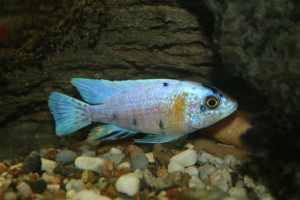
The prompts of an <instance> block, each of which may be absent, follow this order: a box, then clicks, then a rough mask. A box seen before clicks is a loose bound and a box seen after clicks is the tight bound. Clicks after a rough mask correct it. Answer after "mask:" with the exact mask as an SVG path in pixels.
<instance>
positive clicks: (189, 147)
mask: <svg viewBox="0 0 300 200" xmlns="http://www.w3.org/2000/svg"><path fill="white" fill-rule="evenodd" d="M184 147H186V148H188V149H194V145H192V144H191V143H187V144H186V145H184Z"/></svg>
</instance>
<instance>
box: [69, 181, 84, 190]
mask: <svg viewBox="0 0 300 200" xmlns="http://www.w3.org/2000/svg"><path fill="white" fill-rule="evenodd" d="M84 187H85V185H84V182H83V180H82V179H78V180H76V179H71V180H70V181H69V182H68V183H67V184H66V190H67V191H69V190H75V191H76V192H80V191H82V190H83V189H84Z"/></svg>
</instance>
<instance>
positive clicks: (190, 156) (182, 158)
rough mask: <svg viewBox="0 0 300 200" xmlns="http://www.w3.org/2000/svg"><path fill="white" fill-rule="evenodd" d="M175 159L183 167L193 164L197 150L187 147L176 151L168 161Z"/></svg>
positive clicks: (195, 160)
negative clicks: (178, 151)
mask: <svg viewBox="0 0 300 200" xmlns="http://www.w3.org/2000/svg"><path fill="white" fill-rule="evenodd" d="M172 161H175V162H178V163H180V164H182V165H183V166H185V167H189V166H192V165H194V164H195V163H196V162H197V152H196V151H195V150H192V149H188V150H185V151H182V152H180V153H178V154H177V155H175V156H173V157H172V158H171V159H170V162H172Z"/></svg>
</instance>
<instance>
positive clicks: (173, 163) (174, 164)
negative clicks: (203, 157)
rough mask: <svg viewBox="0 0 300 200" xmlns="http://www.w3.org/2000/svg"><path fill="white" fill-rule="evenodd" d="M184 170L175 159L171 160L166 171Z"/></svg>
mask: <svg viewBox="0 0 300 200" xmlns="http://www.w3.org/2000/svg"><path fill="white" fill-rule="evenodd" d="M184 170H185V168H184V166H183V165H182V164H181V163H178V162H176V161H171V162H170V163H169V165H168V172H169V173H172V172H177V171H180V172H183V171H184Z"/></svg>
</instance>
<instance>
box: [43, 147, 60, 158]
mask: <svg viewBox="0 0 300 200" xmlns="http://www.w3.org/2000/svg"><path fill="white" fill-rule="evenodd" d="M57 153H58V151H57V150H56V149H47V151H46V153H45V158H46V159H50V160H55V158H56V155H57Z"/></svg>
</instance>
